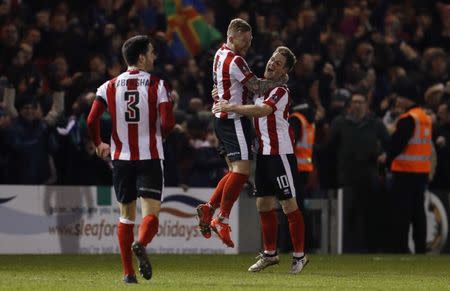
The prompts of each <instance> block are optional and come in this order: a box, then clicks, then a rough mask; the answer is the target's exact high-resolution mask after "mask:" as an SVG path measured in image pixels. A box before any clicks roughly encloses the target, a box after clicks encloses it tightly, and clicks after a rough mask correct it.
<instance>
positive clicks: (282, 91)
mask: <svg viewBox="0 0 450 291" xmlns="http://www.w3.org/2000/svg"><path fill="white" fill-rule="evenodd" d="M273 94H276V95H278V96H279V97H280V98H281V97H283V96H284V95H289V88H288V87H287V86H286V85H282V86H277V87H274V88H272V89H271V90H270V93H269V95H273Z"/></svg>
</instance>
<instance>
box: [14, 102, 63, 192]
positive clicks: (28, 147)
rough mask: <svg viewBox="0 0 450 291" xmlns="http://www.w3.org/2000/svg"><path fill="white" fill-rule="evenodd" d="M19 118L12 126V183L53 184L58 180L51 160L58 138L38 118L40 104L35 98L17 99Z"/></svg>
mask: <svg viewBox="0 0 450 291" xmlns="http://www.w3.org/2000/svg"><path fill="white" fill-rule="evenodd" d="M17 110H18V112H19V116H18V118H17V119H15V120H14V121H13V123H12V125H11V126H12V129H11V136H10V138H9V139H10V143H11V145H10V146H11V147H12V156H13V157H12V158H13V159H14V163H12V164H11V168H10V170H11V182H12V183H14V184H50V183H54V182H55V181H56V173H55V166H54V162H53V158H52V154H53V152H54V151H55V150H56V147H57V145H56V143H55V139H54V137H53V135H52V133H51V131H50V129H49V127H48V125H47V124H46V123H45V122H44V121H43V120H42V119H40V118H39V117H38V111H39V104H38V102H37V100H36V98H35V97H34V96H20V98H18V99H17Z"/></svg>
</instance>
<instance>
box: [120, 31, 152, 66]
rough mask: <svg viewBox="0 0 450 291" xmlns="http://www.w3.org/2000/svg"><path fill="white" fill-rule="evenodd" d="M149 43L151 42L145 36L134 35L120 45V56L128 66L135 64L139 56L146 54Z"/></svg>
mask: <svg viewBox="0 0 450 291" xmlns="http://www.w3.org/2000/svg"><path fill="white" fill-rule="evenodd" d="M149 43H152V41H151V39H150V38H149V37H148V36H146V35H136V36H133V37H131V38H129V39H127V40H126V41H125V42H124V44H123V45H122V56H123V58H124V60H125V62H126V63H127V65H128V66H132V65H136V64H137V62H138V60H139V55H145V54H146V53H147V50H148V44H149Z"/></svg>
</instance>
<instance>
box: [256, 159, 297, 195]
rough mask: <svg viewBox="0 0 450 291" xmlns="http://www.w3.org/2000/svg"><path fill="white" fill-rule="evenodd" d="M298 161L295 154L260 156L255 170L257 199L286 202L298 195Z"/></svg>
mask: <svg viewBox="0 0 450 291" xmlns="http://www.w3.org/2000/svg"><path fill="white" fill-rule="evenodd" d="M297 174H298V172H297V160H296V158H295V155H294V154H287V155H286V154H284V155H258V156H257V157H256V170H255V187H256V191H255V195H256V197H264V196H276V197H277V198H278V199H279V200H286V199H289V198H292V197H295V196H296V195H297V190H296V189H297V188H298V187H296V186H297V185H296V184H297V181H298V179H297Z"/></svg>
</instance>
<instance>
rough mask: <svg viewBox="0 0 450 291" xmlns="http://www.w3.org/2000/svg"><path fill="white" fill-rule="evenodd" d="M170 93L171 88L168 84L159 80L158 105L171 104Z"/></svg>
mask: <svg viewBox="0 0 450 291" xmlns="http://www.w3.org/2000/svg"><path fill="white" fill-rule="evenodd" d="M171 92H172V88H171V86H170V85H169V83H168V82H167V81H165V80H160V81H159V84H158V104H161V103H164V102H171V103H173V100H172V94H171Z"/></svg>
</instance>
